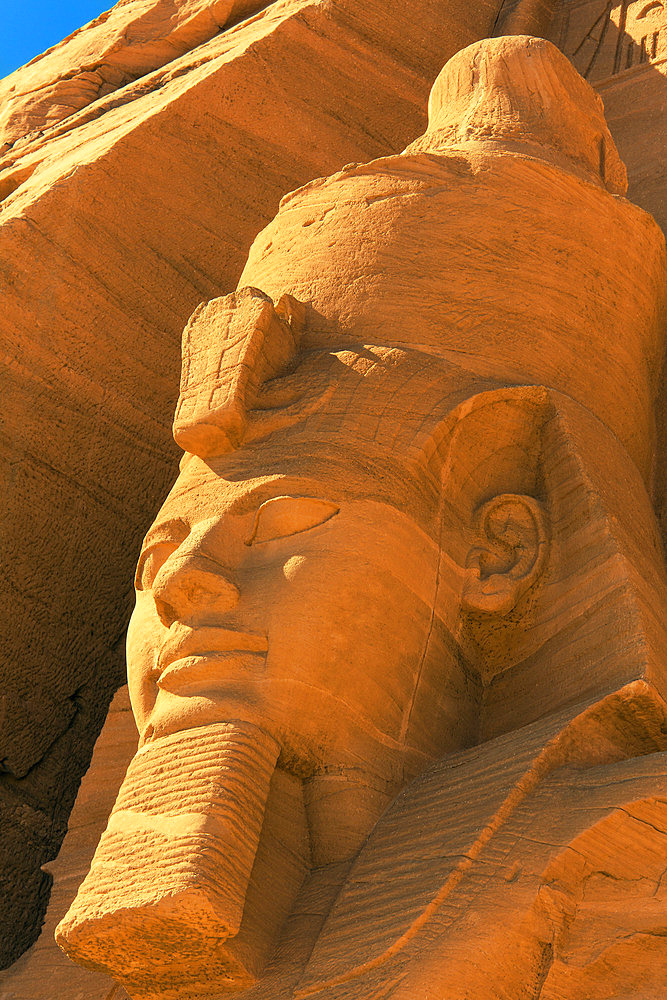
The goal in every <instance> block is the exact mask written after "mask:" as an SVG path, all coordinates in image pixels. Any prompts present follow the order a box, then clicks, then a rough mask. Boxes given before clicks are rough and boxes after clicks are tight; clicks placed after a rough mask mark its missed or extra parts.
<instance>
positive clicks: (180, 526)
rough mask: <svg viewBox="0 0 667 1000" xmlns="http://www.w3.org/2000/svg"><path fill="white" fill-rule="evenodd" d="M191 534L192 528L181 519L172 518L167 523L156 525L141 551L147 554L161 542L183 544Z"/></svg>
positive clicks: (148, 534)
mask: <svg viewBox="0 0 667 1000" xmlns="http://www.w3.org/2000/svg"><path fill="white" fill-rule="evenodd" d="M189 534H190V528H189V526H188V525H187V524H186V522H185V521H184V520H183V518H181V517H172V518H169V519H168V520H167V521H162V522H160V523H159V524H154V525H153V526H152V527H151V528H150V529H149V531H148V533H147V534H146V537H145V538H144V540H143V542H142V544H141V551H142V552H146V551H147V550H148V549H150V548H152V547H153V546H154V545H158V544H159V543H160V542H182V541H183V540H184V539H185V538H187V536H188V535H189Z"/></svg>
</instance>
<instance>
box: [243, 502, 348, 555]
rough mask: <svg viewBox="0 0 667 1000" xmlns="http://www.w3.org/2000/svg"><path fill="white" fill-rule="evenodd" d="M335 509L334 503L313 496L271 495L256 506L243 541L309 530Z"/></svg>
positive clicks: (278, 536) (329, 515) (267, 540)
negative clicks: (253, 516) (253, 518)
mask: <svg viewBox="0 0 667 1000" xmlns="http://www.w3.org/2000/svg"><path fill="white" fill-rule="evenodd" d="M339 510H340V508H339V507H338V506H337V504H335V503H331V502H330V501H329V500H320V499H319V498H316V497H271V499H270V500H265V501H264V503H263V504H261V505H260V507H259V508H258V510H257V512H256V514H255V520H254V523H253V527H252V531H251V532H250V535H249V537H248V538H247V539H246V541H245V544H246V545H254V544H258V543H259V544H261V543H262V542H270V541H274V540H277V539H279V538H289V537H290V536H291V535H297V534H299V533H300V532H302V531H309V530H310V529H311V528H317V527H319V526H320V525H322V524H324V523H325V522H326V521H328V520H329V519H330V518H332V517H334V516H335V515H336V514H337V513H338V512H339ZM267 522H268V523H267Z"/></svg>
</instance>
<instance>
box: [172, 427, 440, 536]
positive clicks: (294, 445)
mask: <svg viewBox="0 0 667 1000" xmlns="http://www.w3.org/2000/svg"><path fill="white" fill-rule="evenodd" d="M277 496H296V497H312V498H317V499H321V500H326V501H330V502H332V503H335V504H337V505H339V506H340V505H344V504H346V503H353V502H355V501H373V502H375V503H379V504H383V505H385V506H386V507H387V508H390V509H391V508H393V509H394V510H396V511H398V512H400V513H401V514H404V515H407V516H408V517H409V518H410V519H412V520H413V521H414V522H415V523H416V524H417V525H418V526H419V528H420V530H422V531H425V532H426V533H427V534H429V535H431V536H433V537H434V538H437V536H438V530H437V524H438V496H437V491H436V490H434V488H433V485H432V483H431V482H430V479H429V477H428V476H426V475H424V473H423V472H422V471H421V470H419V469H418V468H416V467H415V468H412V467H410V465H409V463H406V462H403V463H399V462H397V461H392V460H391V459H389V458H388V457H387V456H386V455H383V454H382V453H378V454H376V455H370V454H368V453H367V452H365V453H362V454H359V453H356V452H355V450H354V449H353V448H352V447H348V448H347V449H345V448H344V447H343V445H342V444H341V445H335V446H332V447H330V448H329V449H327V450H326V451H325V449H324V447H323V446H322V447H319V448H317V449H314V448H313V443H312V441H311V440H306V441H301V442H299V441H296V440H293V439H292V440H290V444H289V447H287V446H284V447H282V448H281V447H279V445H278V442H276V441H275V440H271V441H270V442H269V441H267V442H264V443H262V444H260V445H259V446H255V447H250V448H241V449H238V450H237V451H235V452H231V453H229V454H227V455H222V456H219V457H218V458H216V459H209V460H207V461H204V460H202V459H200V458H198V457H197V456H190V455H186V456H184V459H183V461H182V463H181V471H180V474H179V476H178V479H177V480H176V483H175V484H174V486H173V488H172V490H171V492H170V494H169V496H168V497H167V500H166V501H165V503H164V505H163V508H162V511H161V515H160V520H163V519H182V520H185V521H187V522H191V523H194V522H196V521H200V520H205V519H207V518H213V517H220V516H225V515H230V516H243V515H245V514H248V513H250V512H252V511H255V510H256V509H257V508H258V507H259V506H260V505H261V504H262V503H264V501H266V500H269V499H271V498H272V497H277Z"/></svg>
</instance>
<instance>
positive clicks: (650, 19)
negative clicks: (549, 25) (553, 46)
mask: <svg viewBox="0 0 667 1000" xmlns="http://www.w3.org/2000/svg"><path fill="white" fill-rule="evenodd" d="M554 38H555V39H557V40H558V45H559V47H560V48H561V49H562V51H563V52H565V54H566V55H567V56H569V57H570V59H571V60H572V62H573V63H574V65H575V66H576V67H577V69H578V70H579V72H580V73H581V74H582V76H584V77H585V78H586V79H587V80H591V81H593V82H598V81H601V80H606V79H607V78H608V77H612V76H617V75H618V74H619V73H624V72H625V71H626V70H629V69H633V68H636V67H638V66H645V65H649V64H651V63H657V62H660V61H662V60H664V59H665V57H667V4H666V3H664V2H663V0H608V2H605V0H569V2H568V3H564V4H563V5H562V8H561V10H560V11H559V13H558V17H557V19H556V26H555V33H554Z"/></svg>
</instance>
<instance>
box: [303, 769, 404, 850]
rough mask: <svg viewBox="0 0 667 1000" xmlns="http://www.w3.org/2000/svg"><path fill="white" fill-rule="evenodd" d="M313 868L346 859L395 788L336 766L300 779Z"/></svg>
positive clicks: (361, 772)
mask: <svg viewBox="0 0 667 1000" xmlns="http://www.w3.org/2000/svg"><path fill="white" fill-rule="evenodd" d="M303 791H304V804H305V807H306V815H307V817H308V829H309V833H310V850H311V861H312V866H313V868H321V867H322V866H324V865H331V864H338V863H341V862H345V861H349V860H351V859H352V858H354V857H355V856H356V854H357V853H358V852H359V850H360V848H361V847H362V845H363V844H364V842H365V840H366V838H367V837H368V834H369V833H370V831H371V830H372V829H373V827H374V826H375V823H376V822H377V820H378V819H379V818H380V816H382V814H383V813H384V812H385V810H386V809H387V807H388V806H389V804H390V802H391V801H392V800H393V799H394V797H395V795H396V792H397V791H398V789H397V787H396V784H395V783H392V782H390V781H387V780H384V779H382V778H380V777H377V776H376V775H373V774H371V773H369V772H367V771H361V770H356V769H352V768H349V769H347V768H346V769H340V770H338V771H336V772H335V773H328V774H321V775H315V776H314V777H312V778H309V779H307V780H306V781H304V788H303Z"/></svg>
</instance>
